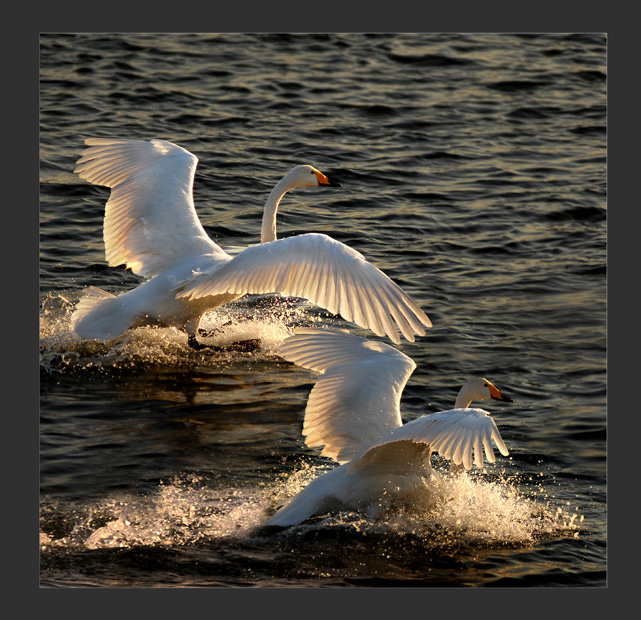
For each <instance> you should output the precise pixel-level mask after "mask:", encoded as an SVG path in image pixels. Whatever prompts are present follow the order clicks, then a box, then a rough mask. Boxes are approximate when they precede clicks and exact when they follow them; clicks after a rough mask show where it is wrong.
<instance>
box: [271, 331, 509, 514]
mask: <svg viewBox="0 0 641 620" xmlns="http://www.w3.org/2000/svg"><path fill="white" fill-rule="evenodd" d="M279 355H280V356H282V357H283V358H284V359H286V360H288V361H291V362H294V363H296V364H298V365H300V366H303V367H305V368H309V369H311V370H315V371H317V372H320V373H322V374H321V376H320V378H319V379H318V381H317V382H316V384H315V385H314V387H313V388H312V390H311V393H310V395H309V399H308V402H307V407H306V410H305V419H304V423H303V435H304V436H305V438H306V440H305V443H306V444H307V445H308V446H309V447H312V448H313V447H318V446H324V448H323V450H322V452H321V455H322V456H328V457H330V458H332V459H334V460H336V461H338V463H339V464H340V466H339V467H336V468H335V469H333V470H331V471H329V472H328V473H326V474H323V475H322V476H319V477H318V478H315V479H314V480H313V481H312V482H311V483H310V484H308V485H307V486H306V487H305V488H304V489H303V490H302V491H300V492H299V493H298V494H297V495H295V496H294V497H293V498H291V499H289V500H286V502H285V503H284V504H281V507H280V508H279V510H278V511H277V512H276V513H275V514H273V515H272V516H271V518H269V519H268V520H267V522H266V525H278V526H289V525H295V524H298V523H301V522H303V521H305V520H306V519H309V518H310V517H312V516H316V515H321V514H326V513H328V512H332V511H338V510H350V511H356V512H364V513H367V514H370V515H372V516H376V515H377V514H380V513H381V511H383V510H384V509H385V508H386V507H389V506H392V505H397V504H399V503H403V502H407V503H409V504H411V502H412V498H413V497H417V496H418V495H420V493H421V491H423V492H424V489H425V481H426V479H428V478H429V476H430V474H431V471H432V468H431V465H430V455H431V454H432V452H438V453H439V454H440V455H441V456H443V457H445V458H447V459H449V460H450V461H452V463H454V464H455V465H460V466H462V467H464V468H465V469H470V468H471V467H472V462H474V464H475V465H476V466H477V467H482V466H483V454H482V449H483V448H484V449H485V456H486V458H487V460H488V461H489V462H491V463H493V462H495V456H494V451H493V449H492V444H491V440H493V441H494V443H495V444H496V445H497V447H498V449H499V450H500V452H501V454H503V455H504V456H508V454H509V452H508V449H507V447H506V446H505V443H504V442H503V439H502V438H501V435H500V433H499V431H498V428H497V426H496V424H495V422H494V420H493V419H492V418H491V417H490V414H489V413H488V412H487V411H484V410H483V409H476V408H470V403H471V402H472V401H474V400H479V399H495V400H503V401H506V402H514V401H512V400H511V399H509V398H507V397H506V396H504V395H503V394H501V392H500V391H499V390H498V389H497V388H496V387H495V386H494V385H493V384H492V383H490V382H489V381H488V380H487V379H483V378H476V379H470V380H469V381H467V382H466V383H465V384H464V385H463V387H462V388H461V390H460V392H459V394H458V396H457V398H456V403H455V405H454V409H450V410H447V411H439V412H438V413H432V414H428V415H425V416H423V417H420V418H417V419H415V420H412V421H411V422H408V423H407V424H403V422H402V420H401V415H400V401H401V394H402V392H403V389H404V387H405V384H406V383H407V380H408V379H409V377H410V375H411V374H412V372H413V371H414V369H415V368H416V364H415V362H414V361H413V360H412V359H410V358H409V357H407V356H406V355H404V354H403V353H401V352H400V351H398V350H397V349H395V348H393V347H391V346H389V345H386V344H384V343H382V342H374V341H370V340H367V339H366V338H361V337H359V336H355V335H353V334H349V333H346V332H335V331H329V330H318V329H312V328H298V329H296V330H294V333H293V335H291V336H289V337H288V338H287V339H286V340H285V341H284V343H283V344H282V345H281V347H280V350H279Z"/></svg>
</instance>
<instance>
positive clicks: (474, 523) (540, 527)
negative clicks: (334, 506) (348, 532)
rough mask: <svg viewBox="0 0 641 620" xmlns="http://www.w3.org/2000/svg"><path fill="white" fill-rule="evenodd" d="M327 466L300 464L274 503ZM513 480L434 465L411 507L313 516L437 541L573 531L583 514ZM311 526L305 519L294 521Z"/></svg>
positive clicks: (505, 539) (522, 540)
mask: <svg viewBox="0 0 641 620" xmlns="http://www.w3.org/2000/svg"><path fill="white" fill-rule="evenodd" d="M329 469H331V466H330V467H329V468H328V467H327V466H321V467H312V466H303V468H302V469H300V470H298V471H296V472H295V473H293V474H292V475H290V476H289V477H288V478H286V480H285V481H284V484H283V485H282V487H281V488H280V489H279V490H278V491H277V492H276V494H275V495H274V500H275V503H276V505H277V504H278V503H280V502H281V501H283V500H284V499H285V498H287V497H290V496H292V495H294V494H296V493H298V492H299V491H300V490H302V488H304V487H305V486H306V485H307V484H309V482H311V480H313V479H314V478H316V477H317V476H318V475H322V474H323V473H326V471H328V470H329ZM519 488H520V487H519V484H518V481H517V480H510V479H509V478H508V477H507V476H501V477H498V478H496V477H495V478H494V479H489V478H488V476H487V474H486V472H485V471H484V470H482V471H479V470H472V472H471V473H470V474H467V475H462V476H449V475H447V474H446V473H443V472H441V471H439V470H437V469H434V470H433V473H432V476H431V478H430V479H429V480H427V481H425V486H424V489H423V490H422V491H421V493H420V495H417V496H416V497H414V499H413V505H412V507H411V508H410V509H408V508H407V507H404V508H402V509H397V508H392V509H390V510H388V511H386V512H385V513H383V514H382V515H376V516H367V515H354V514H353V513H340V514H339V515H332V516H329V517H323V518H321V519H320V520H315V524H316V526H318V525H321V526H332V525H335V526H336V525H340V526H345V525H348V526H349V527H353V528H354V529H356V530H362V529H363V528H366V529H368V530H373V531H377V532H379V533H382V532H385V531H388V532H390V531H393V532H404V533H410V534H414V535H418V536H430V534H431V533H434V532H438V537H439V541H440V544H443V545H446V544H453V543H456V544H464V545H475V544H484V545H487V544H512V543H514V544H527V543H530V542H533V541H534V540H536V539H537V538H540V537H546V536H557V535H561V534H563V535H566V536H568V535H569V536H575V537H578V536H579V533H580V524H581V523H582V522H583V517H582V516H579V515H578V514H576V513H572V512H571V510H570V509H569V508H568V507H564V508H561V507H559V506H557V505H555V502H554V500H553V498H548V497H547V493H546V492H545V490H544V489H542V488H537V489H536V490H535V494H536V496H537V497H536V498H534V497H530V496H527V495H526V494H525V493H524V491H523V490H519ZM295 527H299V528H306V527H310V526H309V525H308V524H303V525H300V526H295Z"/></svg>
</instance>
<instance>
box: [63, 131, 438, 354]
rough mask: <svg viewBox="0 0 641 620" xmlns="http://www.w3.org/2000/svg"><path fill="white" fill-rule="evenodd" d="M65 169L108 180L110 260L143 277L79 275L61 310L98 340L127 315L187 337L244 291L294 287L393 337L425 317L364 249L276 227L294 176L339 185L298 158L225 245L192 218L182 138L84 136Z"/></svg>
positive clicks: (129, 322)
mask: <svg viewBox="0 0 641 620" xmlns="http://www.w3.org/2000/svg"><path fill="white" fill-rule="evenodd" d="M85 144H86V145H87V146H88V147H89V148H86V149H85V150H84V151H83V152H82V153H81V157H80V159H79V160H78V161H77V162H76V163H77V167H76V169H75V170H74V172H75V173H76V174H78V175H79V177H80V178H81V179H84V180H86V181H88V182H90V183H94V184H96V185H104V186H107V187H109V188H111V194H110V197H109V200H108V201H107V203H106V208H105V220H104V230H103V237H104V242H105V254H106V259H107V262H108V264H109V265H110V266H116V265H121V264H125V266H126V267H127V268H129V269H131V270H132V271H133V272H134V273H136V274H138V275H140V276H142V277H145V278H149V279H148V280H147V281H145V282H144V283H143V284H141V285H140V286H138V287H136V288H135V289H132V290H131V291H127V292H126V293H122V294H120V295H118V296H116V295H112V294H111V293H108V292H107V291H104V290H102V289H99V288H97V287H93V286H92V287H88V288H87V289H86V291H85V293H84V295H83V297H82V298H81V299H80V301H79V302H78V304H77V306H76V309H75V312H74V314H73V315H72V322H71V324H72V330H73V332H74V333H75V334H76V335H78V336H79V337H81V338H84V339H97V340H109V339H111V338H115V337H117V336H119V335H120V334H122V333H123V332H124V331H126V330H127V329H129V328H131V327H138V326H142V325H157V324H158V325H165V326H174V327H177V328H179V329H181V330H183V331H185V332H186V333H187V336H188V344H189V346H191V347H192V348H194V349H200V348H202V347H204V346H206V345H203V344H201V343H199V342H198V340H197V338H196V335H197V333H198V332H199V324H200V320H201V317H202V316H203V314H204V313H205V312H206V311H208V310H210V309H213V308H217V307H219V306H221V305H223V304H226V303H229V302H230V301H232V300H234V299H237V298H238V297H241V296H242V295H245V294H249V293H258V294H267V293H280V294H283V295H292V296H298V297H303V298H306V299H307V300H309V301H310V302H311V303H313V304H315V305H318V306H321V307H323V308H325V309H327V310H329V311H330V312H332V313H334V314H340V315H341V316H342V317H343V318H344V319H345V320H347V321H351V322H354V323H356V324H357V325H359V326H360V327H363V328H368V329H371V330H372V331H373V332H374V333H375V334H377V335H379V336H382V335H385V334H387V336H389V338H390V339H391V340H392V341H393V342H396V343H398V342H400V337H399V335H398V330H397V329H396V327H395V326H394V321H395V322H396V324H397V325H398V328H399V329H400V330H401V332H402V333H403V335H404V336H405V338H407V339H408V340H410V341H413V340H414V335H413V334H414V333H416V334H418V335H423V334H424V333H425V328H426V327H431V325H432V324H431V321H430V320H429V318H428V317H427V316H426V315H425V313H424V312H423V311H422V310H421V309H420V308H419V307H418V305H417V304H416V303H415V302H414V301H413V300H412V299H411V298H410V297H409V296H408V295H407V294H406V293H405V292H404V291H403V290H402V289H401V288H400V287H399V286H398V285H397V284H395V283H394V282H392V280H390V279H389V278H388V277H387V276H386V275H385V274H384V273H383V272H382V271H380V270H378V269H377V268H376V267H374V266H373V265H371V264H370V263H368V262H367V261H366V260H365V259H364V257H363V256H362V255H361V254H360V253H358V252H356V251H355V250H353V249H352V248H350V247H349V246H346V245H344V244H342V243H340V242H338V241H336V240H334V239H332V238H331V237H329V236H327V235H323V234H311V233H310V234H302V235H297V236H294V237H289V238H286V239H280V240H277V239H276V213H277V210H278V205H279V203H280V201H281V199H282V197H283V196H284V195H285V194H286V193H287V192H288V191H290V190H292V189H294V188H296V187H337V186H338V187H340V185H339V184H338V183H336V182H334V181H331V180H330V179H328V177H327V176H326V175H324V174H323V173H322V172H320V171H319V170H317V169H316V168H314V167H312V166H309V165H300V166H296V167H295V168H294V169H293V170H291V172H289V173H288V174H287V175H285V176H284V177H283V178H282V179H281V180H280V181H279V182H278V183H277V184H276V186H275V187H274V188H273V190H272V191H271V192H270V194H269V197H268V199H267V202H266V204H265V207H264V212H263V220H262V230H261V243H260V245H256V246H251V247H248V248H246V249H244V250H243V251H241V252H240V253H239V254H237V255H236V256H234V257H232V256H231V255H229V254H228V253H227V252H225V251H224V250H223V249H222V248H220V247H219V246H218V245H217V244H216V243H214V242H213V241H212V240H211V239H210V238H209V236H208V235H207V233H206V232H205V229H204V228H203V226H202V224H201V223H200V221H199V219H198V216H197V214H196V209H195V206H194V201H193V196H192V189H193V182H194V174H195V170H196V165H197V163H198V159H197V158H196V156H195V155H193V154H192V153H190V152H189V151H187V150H185V149H184V148H182V147H180V146H178V145H176V144H172V143H171V142H167V141H165V140H159V139H154V140H151V141H141V140H124V139H114V138H88V139H86V140H85Z"/></svg>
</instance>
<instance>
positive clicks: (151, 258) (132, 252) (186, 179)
mask: <svg viewBox="0 0 641 620" xmlns="http://www.w3.org/2000/svg"><path fill="white" fill-rule="evenodd" d="M85 143H86V144H87V145H88V147H89V148H87V149H85V150H84V151H83V152H82V154H81V157H80V159H79V160H78V161H77V162H76V163H77V164H78V165H77V167H76V169H75V170H74V172H76V173H77V174H78V175H79V176H80V178H81V179H85V180H86V181H89V182H90V183H94V184H96V185H105V186H107V187H109V188H111V195H110V197H109V200H108V201H107V203H106V207H105V222H104V228H103V238H104V242H105V255H106V259H107V262H108V264H109V265H111V266H115V265H121V264H125V265H126V266H127V267H129V268H130V269H131V270H132V271H133V272H134V273H137V274H139V275H141V276H145V277H151V276H154V275H158V274H159V273H162V272H163V271H166V270H167V269H169V268H171V267H173V266H175V265H176V264H177V263H179V262H180V261H181V260H183V259H184V258H186V257H187V256H190V255H192V254H203V253H211V252H215V253H217V252H222V250H221V249H220V248H219V247H218V246H217V245H216V244H215V243H214V242H213V241H212V240H211V239H210V238H209V236H208V235H207V233H206V232H205V230H204V228H203V227H202V225H201V223H200V220H199V219H198V216H197V214H196V209H195V207H194V203H193V198H192V189H193V182H194V174H195V171H196V165H197V163H198V159H197V158H196V157H195V156H194V155H192V154H191V153H190V152H189V151H186V150H185V149H183V148H181V147H179V146H176V145H175V144H172V143H171V142H166V141H164V140H151V142H145V141H142V140H118V139H111V138H88V139H87V140H85Z"/></svg>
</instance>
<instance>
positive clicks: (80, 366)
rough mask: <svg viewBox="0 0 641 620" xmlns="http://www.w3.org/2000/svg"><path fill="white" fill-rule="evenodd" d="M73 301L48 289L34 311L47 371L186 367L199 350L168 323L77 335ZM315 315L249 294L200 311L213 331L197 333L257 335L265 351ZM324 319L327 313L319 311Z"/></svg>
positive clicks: (222, 339)
mask: <svg viewBox="0 0 641 620" xmlns="http://www.w3.org/2000/svg"><path fill="white" fill-rule="evenodd" d="M74 309H75V304H74V303H73V302H72V301H70V300H69V299H67V298H66V297H65V296H63V295H60V294H55V293H49V294H48V295H47V297H46V298H45V299H44V301H43V303H42V305H41V311H40V368H41V370H42V371H44V372H46V373H47V374H52V373H56V372H68V371H76V370H96V369H98V370H109V369H132V368H144V367H149V366H161V367H170V368H174V369H175V368H177V367H182V366H184V367H185V368H187V369H188V368H189V367H192V366H193V365H194V364H195V363H198V362H200V361H202V359H203V355H207V352H206V350H205V352H204V353H202V352H195V351H193V350H192V349H190V348H189V347H188V346H187V338H186V335H185V334H184V333H183V332H181V331H180V330H178V329H176V328H173V327H169V328H152V327H141V328H136V329H132V330H128V331H126V332H125V333H124V334H122V335H121V336H119V337H118V338H114V339H113V340H109V341H106V342H100V341H95V340H82V339H81V338H78V337H77V336H76V335H75V334H74V333H73V331H72V329H71V317H72V315H73V312H74ZM319 320H320V314H319V313H318V312H317V309H315V308H311V307H310V306H308V305H307V304H305V303H304V302H302V301H301V300H291V299H285V298H280V297H260V296H250V297H247V298H245V299H243V300H239V301H237V302H233V303H231V304H228V305H227V306H224V307H222V308H219V309H216V310H214V311H210V312H208V313H207V314H205V315H204V316H203V319H202V321H201V328H202V329H203V330H206V331H208V332H211V333H212V334H213V335H212V336H211V337H209V336H207V337H202V338H200V339H201V341H202V342H204V343H206V344H211V345H214V346H218V347H221V346H222V347H224V346H228V345H229V344H231V343H233V342H238V341H242V340H253V339H258V340H260V341H261V349H260V350H261V352H262V354H264V355H270V354H273V353H275V352H276V351H277V349H278V346H279V345H280V343H281V342H282V341H283V340H284V339H285V338H286V337H287V336H288V335H289V334H290V333H291V331H292V329H293V327H297V326H301V325H306V326H308V325H313V324H315V323H317V322H318V321H319ZM323 320H324V321H325V322H327V317H323Z"/></svg>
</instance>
